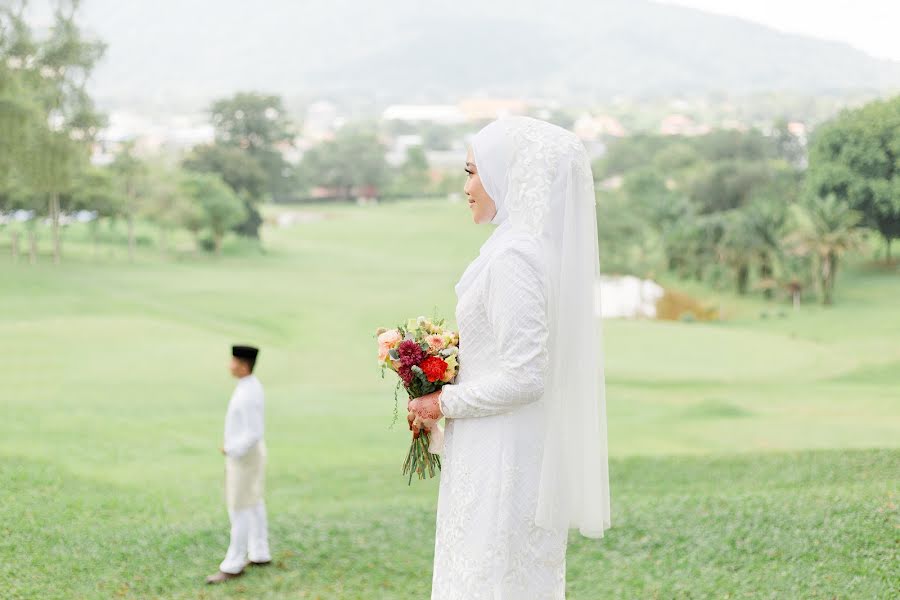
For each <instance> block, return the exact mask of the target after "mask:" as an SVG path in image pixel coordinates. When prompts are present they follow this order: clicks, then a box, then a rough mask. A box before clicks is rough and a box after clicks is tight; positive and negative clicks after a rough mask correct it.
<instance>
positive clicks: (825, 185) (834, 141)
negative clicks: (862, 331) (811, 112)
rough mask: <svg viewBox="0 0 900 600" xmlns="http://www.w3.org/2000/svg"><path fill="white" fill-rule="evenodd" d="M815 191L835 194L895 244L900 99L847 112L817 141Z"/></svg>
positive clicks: (899, 230)
mask: <svg viewBox="0 0 900 600" xmlns="http://www.w3.org/2000/svg"><path fill="white" fill-rule="evenodd" d="M808 181H809V189H810V192H811V193H812V194H813V195H815V196H827V195H829V194H834V195H835V196H836V197H837V198H838V199H840V200H843V201H844V202H847V203H848V204H849V205H850V207H851V208H853V209H855V210H857V211H859V212H860V213H861V214H862V223H864V224H865V225H867V226H869V227H871V228H873V229H875V230H876V231H878V233H879V234H880V235H881V237H882V238H883V239H884V243H885V248H886V254H887V258H888V260H890V259H891V242H892V241H893V240H895V239H897V238H900V96H898V97H896V98H893V99H892V100H886V101H877V102H872V103H871V104H867V105H866V106H864V107H862V108H860V109H857V110H850V111H845V112H843V113H841V115H840V116H838V117H837V118H835V119H834V120H832V121H831V122H829V123H827V124H825V125H823V126H822V127H820V128H819V129H818V130H817V131H816V134H815V136H814V137H813V141H812V146H811V148H810V156H809V177H808Z"/></svg>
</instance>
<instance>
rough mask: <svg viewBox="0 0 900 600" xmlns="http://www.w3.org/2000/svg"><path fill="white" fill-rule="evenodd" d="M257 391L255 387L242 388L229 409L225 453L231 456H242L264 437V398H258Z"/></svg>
mask: <svg viewBox="0 0 900 600" xmlns="http://www.w3.org/2000/svg"><path fill="white" fill-rule="evenodd" d="M255 392H256V390H253V389H243V390H240V392H239V393H238V397H237V398H235V404H234V407H233V408H232V409H231V411H229V413H230V414H229V415H228V419H229V421H230V422H229V427H228V428H227V433H228V435H226V437H225V454H227V455H228V456H229V457H231V458H241V457H242V456H244V455H245V454H247V451H249V450H250V448H252V447H253V445H254V444H256V443H257V442H259V441H260V440H261V439H262V438H263V429H264V425H263V414H262V398H257V397H256V396H257V394H256V393H255Z"/></svg>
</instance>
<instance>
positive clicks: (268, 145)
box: [210, 92, 294, 202]
mask: <svg viewBox="0 0 900 600" xmlns="http://www.w3.org/2000/svg"><path fill="white" fill-rule="evenodd" d="M210 116H211V118H212V124H213V127H214V128H215V140H216V145H219V146H226V147H231V148H237V149H240V150H243V151H245V152H247V154H249V155H250V156H252V157H253V158H255V159H256V160H257V161H258V163H259V165H260V167H261V168H262V170H263V171H264V172H265V174H266V178H267V180H266V186H265V189H266V190H267V192H268V194H269V195H270V196H271V198H272V200H273V201H275V202H278V201H281V200H283V199H284V198H287V197H290V196H292V195H293V191H294V190H293V185H292V184H293V178H292V177H291V168H290V165H288V164H287V163H286V162H285V160H284V157H283V156H282V154H281V148H282V147H285V146H291V145H292V144H293V139H294V132H293V125H292V123H291V121H290V119H289V118H288V116H287V113H286V111H285V110H284V106H283V105H282V101H281V98H280V97H278V96H268V95H264V94H257V93H250V92H242V93H238V94H235V95H234V96H232V97H231V98H224V99H221V100H217V101H216V102H214V103H213V105H212V107H211V108H210ZM220 174H221V175H223V178H224V176H225V173H220ZM235 191H237V190H235ZM261 198H262V194H259V195H255V196H254V197H253V200H254V201H259V200H260V199H261Z"/></svg>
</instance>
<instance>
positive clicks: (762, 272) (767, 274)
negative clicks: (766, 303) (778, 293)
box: [759, 259, 774, 300]
mask: <svg viewBox="0 0 900 600" xmlns="http://www.w3.org/2000/svg"><path fill="white" fill-rule="evenodd" d="M759 276H760V278H761V279H762V280H763V281H765V282H767V283H770V280H771V279H772V265H771V264H769V261H768V259H765V260H763V263H762V264H761V265H760V266H759ZM773 293H774V291H773V290H772V288H771V287H766V288H764V289H763V297H764V298H765V299H766V300H771V299H772V294H773Z"/></svg>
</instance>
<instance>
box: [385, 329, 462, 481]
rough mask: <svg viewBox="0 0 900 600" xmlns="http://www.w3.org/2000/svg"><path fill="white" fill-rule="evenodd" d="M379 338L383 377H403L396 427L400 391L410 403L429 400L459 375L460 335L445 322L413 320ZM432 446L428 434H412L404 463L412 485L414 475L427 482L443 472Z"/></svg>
mask: <svg viewBox="0 0 900 600" xmlns="http://www.w3.org/2000/svg"><path fill="white" fill-rule="evenodd" d="M376 334H377V336H378V361H379V363H380V364H381V375H382V377H384V373H385V372H386V371H388V370H391V371H393V372H395V373H396V374H397V375H398V376H399V377H400V380H399V381H398V382H397V389H396V391H395V393H394V423H396V422H397V420H398V418H399V409H398V406H399V393H400V389H401V388H403V389H405V390H406V393H407V395H408V396H409V397H410V399H413V398H419V397H421V396H427V395H428V394H431V393H433V392H436V391H438V390H440V389H441V388H442V387H444V386H445V385H446V384H448V383H452V382H453V380H454V378H455V377H456V374H457V373H458V372H459V334H458V333H456V332H455V331H450V330H447V329H445V328H444V320H443V319H441V320H429V319H426V318H425V317H419V318H417V319H410V320H409V321H408V322H407V324H406V325H405V326H400V327H397V328H396V329H384V328H381V329H379V330H378V331H377V332H376ZM430 444H431V437H430V434H429V432H427V431H419V432H418V433H414V434H413V439H412V443H411V444H410V447H409V452H408V453H407V455H406V461H405V462H404V463H403V474H404V475H408V476H409V481H408V483H409V484H412V477H413V473H415V474H416V475H418V477H419V479H425V477H426V476H427V477H434V475H435V472H436V471H439V470H440V468H441V459H440V457H439V456H438V455H437V454H432V453H431V452H430V450H429V446H430Z"/></svg>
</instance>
